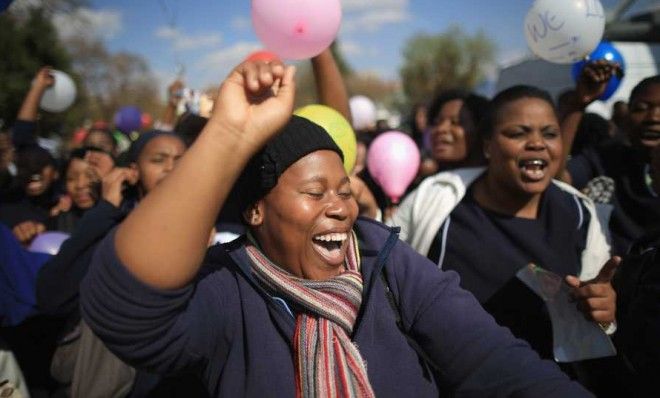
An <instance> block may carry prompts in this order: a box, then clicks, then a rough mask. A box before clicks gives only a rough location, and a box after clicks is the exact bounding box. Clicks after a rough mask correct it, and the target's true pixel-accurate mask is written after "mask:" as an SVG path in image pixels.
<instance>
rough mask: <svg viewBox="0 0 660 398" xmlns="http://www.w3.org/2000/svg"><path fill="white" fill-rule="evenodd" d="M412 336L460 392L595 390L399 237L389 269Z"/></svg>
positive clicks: (574, 393) (565, 393)
mask: <svg viewBox="0 0 660 398" xmlns="http://www.w3.org/2000/svg"><path fill="white" fill-rule="evenodd" d="M386 272H388V274H389V275H390V276H389V277H388V279H390V280H392V281H393V283H392V284H393V285H394V286H392V289H393V290H394V291H395V294H396V295H397V296H398V297H399V299H400V303H401V317H402V322H403V324H404V327H405V329H406V330H408V331H409V332H408V333H409V335H410V337H411V338H412V339H413V340H414V341H415V342H417V344H418V345H419V346H420V349H422V350H423V352H424V353H425V354H426V356H427V357H428V359H429V360H431V361H432V362H433V365H434V367H435V369H436V370H437V371H438V372H439V374H440V377H441V379H442V380H444V381H445V382H447V383H448V384H449V386H450V387H451V389H452V390H454V392H455V396H458V397H485V396H510V397H584V396H591V395H590V394H589V392H587V391H586V390H584V389H583V388H582V387H581V386H580V385H579V384H577V383H575V382H572V381H570V380H569V378H568V377H567V376H566V375H565V374H564V373H562V372H561V370H560V369H559V367H558V366H557V365H556V364H555V363H553V362H550V361H544V360H541V359H540V358H539V356H538V355H537V354H536V352H534V351H533V350H532V349H531V348H530V346H529V345H528V344H527V343H526V342H524V341H522V340H519V339H516V338H515V337H514V336H513V335H512V334H511V332H510V331H509V330H508V329H506V328H504V327H501V326H499V325H497V323H496V322H495V320H494V319H493V318H492V317H491V316H490V315H489V314H488V313H486V311H485V310H484V309H483V308H482V307H481V305H480V304H479V303H478V302H477V300H476V299H475V298H474V296H472V294H470V293H469V292H467V291H466V290H463V289H462V288H460V287H459V278H458V275H457V274H456V273H455V272H453V271H450V272H443V271H440V270H439V269H437V267H436V266H435V265H434V264H433V263H431V262H430V261H428V260H427V259H426V258H424V257H422V256H420V255H419V254H417V253H415V252H414V251H413V250H412V248H410V247H409V246H408V245H406V244H404V243H402V242H398V244H397V246H396V247H395V250H394V252H393V253H392V257H391V261H390V263H389V264H388V268H387V270H386Z"/></svg>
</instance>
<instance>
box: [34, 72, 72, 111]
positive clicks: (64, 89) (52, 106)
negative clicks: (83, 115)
mask: <svg viewBox="0 0 660 398" xmlns="http://www.w3.org/2000/svg"><path fill="white" fill-rule="evenodd" d="M51 75H52V76H53V78H54V79H55V83H54V84H53V85H52V86H50V87H49V88H48V89H47V90H46V91H45V92H44V95H43V96H42V97H41V103H40V104H39V106H41V109H43V110H45V111H48V112H62V111H64V110H66V109H67V108H68V107H70V106H71V104H73V101H75V100H76V85H75V84H74V83H73V80H72V79H71V77H70V76H69V75H67V74H66V73H64V72H61V71H59V70H52V71H51Z"/></svg>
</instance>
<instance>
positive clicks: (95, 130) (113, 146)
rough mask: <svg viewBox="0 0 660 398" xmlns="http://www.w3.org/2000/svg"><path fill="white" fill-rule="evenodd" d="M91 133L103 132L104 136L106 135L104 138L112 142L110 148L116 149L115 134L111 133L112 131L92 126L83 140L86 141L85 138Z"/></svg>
mask: <svg viewBox="0 0 660 398" xmlns="http://www.w3.org/2000/svg"><path fill="white" fill-rule="evenodd" d="M92 133H101V134H103V135H104V136H106V138H108V139H109V140H110V142H112V150H113V151H114V150H116V149H117V140H115V136H114V135H112V132H110V130H108V129H106V128H93V129H91V130H90V131H89V133H87V136H86V137H85V139H84V140H83V141H87V139H88V138H89V136H90V135H92Z"/></svg>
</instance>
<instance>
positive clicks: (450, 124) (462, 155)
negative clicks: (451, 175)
mask: <svg viewBox="0 0 660 398" xmlns="http://www.w3.org/2000/svg"><path fill="white" fill-rule="evenodd" d="M461 108H463V100H460V99H455V100H451V101H447V102H446V103H445V104H444V105H442V108H441V109H440V113H438V116H437V117H436V118H435V120H434V121H433V123H432V124H431V126H429V127H430V129H431V153H432V154H433V158H434V159H435V160H437V161H438V162H439V163H441V164H446V163H458V162H462V161H464V160H465V159H466V158H467V154H468V153H467V151H468V149H467V148H468V142H467V135H466V133H465V129H464V128H463V126H462V125H461Z"/></svg>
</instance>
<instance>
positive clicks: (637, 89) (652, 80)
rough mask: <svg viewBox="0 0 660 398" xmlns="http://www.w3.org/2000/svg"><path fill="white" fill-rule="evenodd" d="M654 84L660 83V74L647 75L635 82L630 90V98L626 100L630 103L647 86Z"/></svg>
mask: <svg viewBox="0 0 660 398" xmlns="http://www.w3.org/2000/svg"><path fill="white" fill-rule="evenodd" d="M655 84H660V75H655V76H651V77H647V78H646V79H644V80H642V81H641V82H639V83H637V85H636V86H635V88H633V89H632V91H631V92H630V100H629V101H628V102H629V103H631V104H632V103H633V101H635V100H636V99H637V97H639V96H640V95H641V94H642V92H644V91H646V89H647V88H649V87H650V86H653V85H655Z"/></svg>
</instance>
